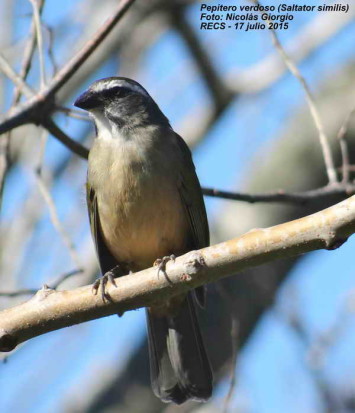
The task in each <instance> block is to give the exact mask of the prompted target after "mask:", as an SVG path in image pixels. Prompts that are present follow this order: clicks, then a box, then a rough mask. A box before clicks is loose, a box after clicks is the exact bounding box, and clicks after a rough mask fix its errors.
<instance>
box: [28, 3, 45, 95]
mask: <svg viewBox="0 0 355 413" xmlns="http://www.w3.org/2000/svg"><path fill="white" fill-rule="evenodd" d="M29 1H30V3H31V5H32V8H33V19H34V22H35V28H36V37H37V49H38V59H39V75H40V82H41V87H40V89H41V90H42V89H44V88H45V86H46V72H45V66H44V56H43V37H42V28H41V16H40V10H39V9H40V5H39V3H38V2H37V0H29Z"/></svg>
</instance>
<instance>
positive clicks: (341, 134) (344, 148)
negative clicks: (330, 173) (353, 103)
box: [337, 107, 355, 184]
mask: <svg viewBox="0 0 355 413" xmlns="http://www.w3.org/2000/svg"><path fill="white" fill-rule="evenodd" d="M354 114H355V107H354V108H353V109H352V110H351V111H350V112H349V113H348V115H347V117H346V118H345V120H344V122H343V124H342V125H341V127H340V129H339V131H338V134H337V140H338V142H339V145H340V151H341V159H342V163H341V164H342V172H343V174H342V175H343V178H342V183H344V184H346V183H348V182H349V178H350V159H349V149H348V143H347V141H346V139H345V135H346V132H347V130H348V127H349V123H350V120H351V118H352V116H353V115H354Z"/></svg>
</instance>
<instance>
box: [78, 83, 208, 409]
mask: <svg viewBox="0 0 355 413" xmlns="http://www.w3.org/2000/svg"><path fill="white" fill-rule="evenodd" d="M74 106H76V107H78V108H81V109H83V110H86V111H87V112H88V113H89V115H90V117H91V118H92V120H93V123H94V126H95V130H96V138H95V140H94V143H93V146H92V148H91V150H90V152H89V158H88V172H87V183H86V192H87V205H88V212H89V221H90V228H91V234H92V237H93V240H94V243H95V247H96V253H97V256H98V261H99V265H100V270H101V273H102V277H101V278H100V282H99V283H100V285H101V287H102V291H104V288H105V284H106V283H107V282H108V281H109V280H111V281H112V282H114V279H113V274H116V275H117V273H119V274H120V275H127V274H129V273H133V274H132V276H134V272H137V271H141V270H143V269H146V268H149V267H151V266H152V265H153V263H154V262H157V263H158V266H159V270H160V269H163V270H164V266H165V264H166V262H167V261H168V260H169V259H174V258H175V257H176V256H179V255H182V254H184V253H186V252H188V251H191V250H194V249H200V248H203V247H206V246H208V245H209V227H208V220H207V214H206V209H205V204H204V200H203V195H202V190H201V186H200V183H199V180H198V177H197V175H196V171H195V166H194V163H193V160H192V155H191V152H190V150H189V148H188V146H187V144H186V142H185V141H184V140H183V138H181V137H180V136H179V135H178V134H177V133H176V132H174V130H173V129H172V127H171V125H170V122H169V120H168V119H167V117H166V116H165V115H164V114H163V112H162V111H161V110H160V108H159V106H158V105H157V103H156V102H155V101H154V99H153V98H152V97H151V96H150V94H149V93H148V92H147V91H146V89H144V88H143V86H141V85H140V84H139V83H138V82H136V81H135V80H133V79H129V78H125V77H107V78H103V79H99V80H97V81H95V82H94V83H92V84H91V85H90V86H89V88H88V89H87V90H85V91H84V92H83V93H82V94H81V95H80V96H79V97H78V98H77V99H76V101H75V102H74ZM114 270H116V272H115V271H114ZM95 288H98V284H97V283H96V284H95ZM104 297H105V292H103V298H104ZM197 305H199V306H201V307H204V306H205V289H204V287H198V288H196V289H195V290H193V291H190V292H188V293H184V294H178V295H175V296H173V297H172V298H171V299H169V300H165V301H164V302H161V303H155V304H154V305H153V306H151V307H149V308H147V309H146V318H147V329H148V348H149V359H150V377H151V384H152V389H153V392H154V394H155V395H156V396H157V397H159V398H160V399H161V400H162V401H163V402H173V403H176V404H181V403H184V402H185V401H187V400H195V401H199V402H204V401H206V400H208V399H209V397H210V396H211V394H212V388H213V374H212V369H211V366H210V362H209V358H208V355H207V351H206V348H205V345H204V342H203V337H202V333H201V330H200V327H199V323H198V318H197V313H196V308H197Z"/></svg>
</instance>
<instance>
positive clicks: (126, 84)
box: [92, 80, 149, 97]
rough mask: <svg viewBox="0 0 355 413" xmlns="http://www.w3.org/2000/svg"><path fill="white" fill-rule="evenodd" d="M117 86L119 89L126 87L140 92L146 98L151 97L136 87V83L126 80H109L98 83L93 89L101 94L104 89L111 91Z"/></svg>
mask: <svg viewBox="0 0 355 413" xmlns="http://www.w3.org/2000/svg"><path fill="white" fill-rule="evenodd" d="M115 86H119V87H125V88H127V89H130V90H132V91H133V92H138V93H140V94H141V95H144V96H146V97H149V95H148V93H147V92H146V91H145V90H144V89H143V88H142V87H140V86H138V85H135V84H134V83H133V84H132V83H129V82H126V81H124V80H109V81H108V82H100V83H97V84H96V85H93V87H92V89H93V90H94V91H95V92H101V91H102V90H104V89H111V88H113V87H115Z"/></svg>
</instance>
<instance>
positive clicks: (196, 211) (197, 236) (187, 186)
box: [175, 134, 210, 249]
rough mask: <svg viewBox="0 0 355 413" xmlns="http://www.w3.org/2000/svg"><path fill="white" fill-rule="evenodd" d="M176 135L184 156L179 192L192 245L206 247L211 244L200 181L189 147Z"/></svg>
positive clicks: (197, 247)
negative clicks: (192, 241)
mask: <svg viewBox="0 0 355 413" xmlns="http://www.w3.org/2000/svg"><path fill="white" fill-rule="evenodd" d="M175 135H176V138H177V143H178V145H179V147H180V149H181V151H182V153H183V158H184V160H183V162H184V167H183V168H181V171H180V181H179V192H180V196H181V200H182V203H183V205H184V206H185V210H186V214H187V217H188V220H189V223H190V228H191V233H192V236H193V239H194V245H193V246H192V247H193V248H196V249H199V248H204V247H207V246H208V245H209V242H210V235H209V229H208V221H207V214H206V208H205V203H204V201H203V195H202V190H201V186H200V182H199V180H198V178H197V175H196V171H195V165H194V163H193V161H192V156H191V151H190V149H189V147H188V146H187V144H186V142H185V141H184V140H183V139H182V138H181V136H179V135H178V134H175Z"/></svg>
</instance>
